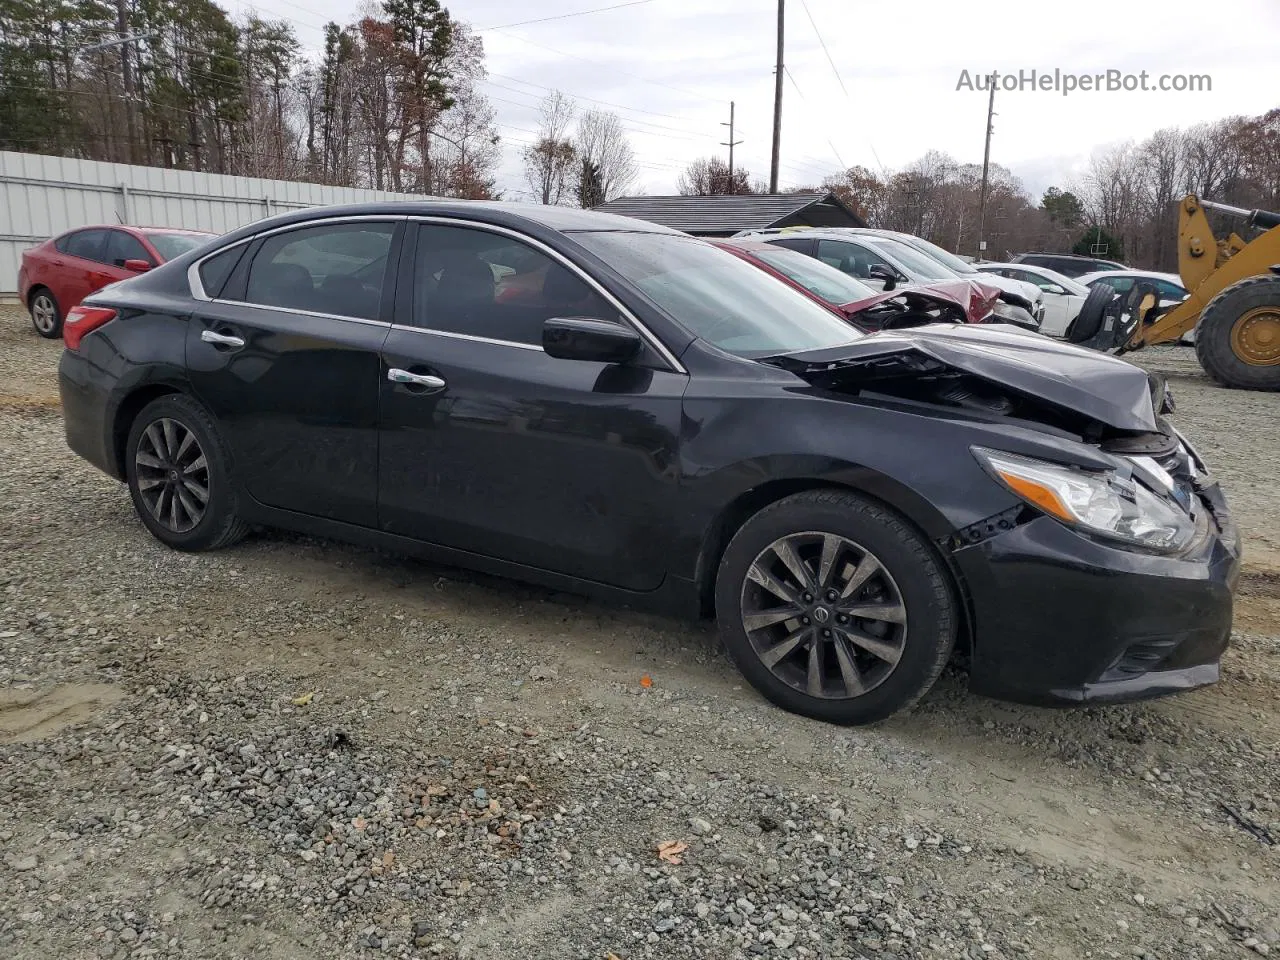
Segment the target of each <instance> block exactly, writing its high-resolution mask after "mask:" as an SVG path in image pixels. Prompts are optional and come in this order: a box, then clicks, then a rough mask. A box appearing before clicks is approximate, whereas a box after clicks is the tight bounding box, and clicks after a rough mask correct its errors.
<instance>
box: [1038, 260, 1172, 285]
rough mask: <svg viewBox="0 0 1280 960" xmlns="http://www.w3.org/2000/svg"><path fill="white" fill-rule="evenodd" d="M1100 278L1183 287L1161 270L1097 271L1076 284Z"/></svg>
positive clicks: (1084, 276)
mask: <svg viewBox="0 0 1280 960" xmlns="http://www.w3.org/2000/svg"><path fill="white" fill-rule="evenodd" d="M1015 266H1016V264H1015ZM1099 277H1153V278H1155V279H1157V280H1168V281H1169V282H1170V283H1176V284H1177V285H1178V286H1182V278H1181V277H1180V276H1178V275H1177V274H1176V273H1162V272H1161V271H1159V270H1095V271H1094V272H1093V273H1086V274H1082V275H1081V276H1078V277H1076V283H1083V284H1086V285H1087V284H1089V283H1092V282H1093V281H1094V280H1097V279H1098V278H1099Z"/></svg>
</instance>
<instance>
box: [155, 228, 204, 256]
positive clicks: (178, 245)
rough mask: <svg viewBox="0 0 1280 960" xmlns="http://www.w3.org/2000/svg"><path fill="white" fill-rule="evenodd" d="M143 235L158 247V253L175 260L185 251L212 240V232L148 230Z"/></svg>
mask: <svg viewBox="0 0 1280 960" xmlns="http://www.w3.org/2000/svg"><path fill="white" fill-rule="evenodd" d="M143 236H145V237H146V238H147V240H149V241H150V242H151V245H152V246H153V247H155V248H156V253H158V254H160V256H162V257H164V258H165V259H166V260H173V259H174V258H175V257H180V256H182V255H183V254H184V253H188V252H190V251H192V250H195V249H196V248H197V247H203V246H204V245H205V244H206V243H208V242H209V241H210V240H212V239H213V238H214V236H215V234H212V233H159V232H155V231H151V230H148V231H146V232H145V233H144V234H143Z"/></svg>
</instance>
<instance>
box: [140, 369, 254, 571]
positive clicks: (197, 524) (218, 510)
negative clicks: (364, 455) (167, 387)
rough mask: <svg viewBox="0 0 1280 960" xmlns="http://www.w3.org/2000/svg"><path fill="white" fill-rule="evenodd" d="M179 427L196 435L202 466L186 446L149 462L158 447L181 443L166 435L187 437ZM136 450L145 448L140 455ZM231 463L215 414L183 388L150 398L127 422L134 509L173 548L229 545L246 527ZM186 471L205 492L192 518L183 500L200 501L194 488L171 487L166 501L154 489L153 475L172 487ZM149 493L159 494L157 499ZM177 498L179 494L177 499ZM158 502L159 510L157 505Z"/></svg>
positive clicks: (214, 547)
mask: <svg viewBox="0 0 1280 960" xmlns="http://www.w3.org/2000/svg"><path fill="white" fill-rule="evenodd" d="M166 425H168V426H166ZM167 430H168V431H169V432H166V431H167ZM181 431H186V432H187V433H189V434H190V435H191V437H192V438H193V439H194V444H195V448H196V449H195V453H196V454H198V455H200V456H202V457H203V460H204V464H203V466H201V465H200V462H199V457H193V456H192V451H191V449H190V448H186V449H185V450H183V451H182V452H180V453H178V454H177V455H176V456H164V455H161V456H160V457H159V458H158V459H159V460H160V461H162V462H163V465H162V466H154V465H152V464H151V463H150V461H155V460H157V456H156V453H157V451H160V448H161V447H169V448H173V447H176V446H179V445H180V444H179V443H175V442H172V441H167V437H169V436H171V435H172V436H178V437H184V438H185V435H184V434H182V433H181ZM140 452H141V453H142V454H143V457H142V458H141V460H140V457H139V453H140ZM170 452H171V453H172V452H173V451H172V450H171V451H170ZM141 461H148V462H141ZM192 466H194V467H195V468H196V470H195V472H193V473H192V472H189V471H190V468H191V467H192ZM229 466H230V459H229V457H228V455H227V448H226V444H224V443H223V441H222V437H221V435H220V434H219V433H218V428H217V425H216V424H215V423H214V421H213V418H212V417H211V416H210V415H209V413H208V411H206V410H205V408H204V407H203V406H201V405H200V404H199V403H197V402H196V401H195V400H193V399H192V398H190V397H188V396H185V395H183V394H177V393H174V394H169V395H167V396H163V397H160V398H159V399H157V400H153V401H152V402H151V403H149V404H147V405H146V406H145V407H143V408H142V411H141V412H140V413H139V414H138V416H137V417H136V418H135V419H134V421H133V423H132V425H131V426H130V428H129V437H128V440H127V441H126V443H125V474H126V478H127V480H128V483H129V494H130V496H131V497H132V498H133V506H134V509H135V510H136V511H137V513H138V518H139V519H140V520H141V521H142V523H143V525H144V526H145V527H146V528H147V529H148V530H150V531H151V533H152V535H153V536H154V537H155V538H156V539H157V540H159V541H160V542H161V543H163V544H165V545H166V546H169V547H172V548H173V549H175V550H184V551H200V550H218V549H221V548H223V547H229V546H231V545H232V544H233V543H235V542H237V541H238V540H240V539H241V538H243V537H244V535H245V534H246V533H248V532H249V528H248V526H247V525H246V524H245V523H244V522H243V521H242V520H241V519H240V518H239V515H238V514H237V511H236V497H235V491H234V489H233V488H232V485H231V475H230V470H229ZM140 474H141V476H140ZM188 475H189V476H190V483H194V484H195V485H196V487H202V488H203V489H204V491H205V493H206V499H205V502H204V504H203V509H202V511H201V512H200V514H199V517H198V519H194V520H193V513H192V511H190V510H189V509H188V506H186V505H184V504H196V505H197V506H200V503H199V493H198V491H197V490H196V489H194V488H191V487H184V489H183V491H182V493H181V494H178V495H175V494H173V493H170V496H169V499H168V501H167V506H166V501H165V500H164V499H163V497H164V493H163V491H162V492H161V493H159V494H156V493H154V490H155V487H156V483H157V477H161V476H163V477H164V479H163V480H161V481H159V482H160V483H161V484H163V485H165V486H168V487H171V488H174V489H176V487H177V485H178V482H179V480H180V478H185V477H187V476H188ZM182 482H184V483H185V482H186V480H185V479H183V480H182ZM144 488H145V489H144ZM152 497H159V498H160V499H159V501H156V500H153V499H152ZM175 499H177V500H178V503H177V504H176V505H175V504H174V500H175ZM157 503H158V505H159V510H158V511H157V510H156V509H155V507H156V506H157ZM171 520H173V521H176V522H171ZM188 522H190V524H189V525H188Z"/></svg>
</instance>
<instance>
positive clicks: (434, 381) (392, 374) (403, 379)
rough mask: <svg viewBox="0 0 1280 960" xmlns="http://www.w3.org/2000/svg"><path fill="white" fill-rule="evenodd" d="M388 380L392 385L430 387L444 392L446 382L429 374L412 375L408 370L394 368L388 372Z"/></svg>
mask: <svg viewBox="0 0 1280 960" xmlns="http://www.w3.org/2000/svg"><path fill="white" fill-rule="evenodd" d="M387 379H388V380H390V381H391V382H392V383H404V384H408V385H409V386H411V387H430V388H431V389H432V390H443V389H444V387H445V382H444V381H443V380H441V379H440V378H439V377H433V376H431V374H429V373H410V372H409V371H408V370H400V369H398V368H396V367H392V368H391V369H390V370H388V371H387Z"/></svg>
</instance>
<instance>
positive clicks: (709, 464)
mask: <svg viewBox="0 0 1280 960" xmlns="http://www.w3.org/2000/svg"><path fill="white" fill-rule="evenodd" d="M684 419H685V431H684V434H685V435H684V436H683V437H682V442H681V478H682V479H681V496H682V505H683V513H684V516H683V517H682V518H681V519H682V521H683V522H682V523H680V524H678V527H679V528H680V529H681V531H682V532H681V534H680V542H679V544H678V549H677V552H676V555H675V556H674V557H673V567H672V572H673V573H674V574H676V575H677V576H680V577H684V578H686V579H695V580H696V579H698V577H699V576H700V574H701V573H703V572H705V571H704V569H703V566H704V564H705V563H706V562H707V560H706V556H705V554H706V553H707V551H708V548H709V546H708V545H711V551H712V552H715V545H716V544H717V543H719V541H720V540H721V539H723V538H727V537H730V536H732V532H733V530H734V529H736V528H737V526H738V525H740V523H741V522H744V521H745V520H746V519H747V517H749V516H750V515H751V514H752V513H754V512H755V511H756V510H758V509H760V508H761V507H762V506H764V505H765V504H767V503H769V502H772V501H773V500H776V499H779V498H780V497H783V496H787V495H789V494H790V493H794V492H798V491H800V490H805V489H812V488H814V487H822V486H833V487H843V488H846V489H850V490H855V491H860V492H862V493H864V494H866V495H867V496H869V497H873V498H875V499H877V500H879V501H881V502H883V503H885V504H886V505H888V506H890V507H892V508H893V509H894V510H896V511H897V512H899V513H901V514H902V515H903V516H904V517H906V518H907V519H908V520H909V521H911V522H912V523H913V524H915V525H916V526H917V527H918V528H919V529H920V531H921V532H922V533H923V534H924V535H925V536H927V537H928V538H929V539H931V540H935V541H937V540H942V539H944V538H946V537H948V536H949V535H951V534H952V533H954V532H955V531H956V530H958V529H961V528H963V527H966V526H969V525H970V524H973V523H976V522H978V521H979V520H982V519H985V518H987V517H990V516H993V515H995V514H997V513H1000V512H1002V511H1004V510H1007V509H1008V508H1009V507H1011V506H1013V505H1014V504H1015V502H1016V501H1015V500H1014V498H1013V497H1012V495H1011V494H1010V493H1009V492H1008V491H1007V490H1005V489H1004V488H1003V487H1001V486H999V485H998V484H996V483H995V482H994V481H992V480H991V478H990V477H989V476H988V475H987V473H986V472H985V471H984V470H983V469H982V468H981V466H980V465H979V464H978V462H977V460H976V459H975V458H974V457H973V455H972V453H971V452H970V450H969V448H970V446H972V445H974V444H980V445H984V446H991V445H992V432H993V431H994V430H995V429H996V428H995V427H994V426H993V425H991V424H986V423H969V422H966V421H964V420H963V419H952V418H950V417H946V416H938V415H934V414H933V413H932V412H928V413H926V412H924V411H911V412H908V411H906V410H904V409H901V408H896V409H895V408H893V407H891V406H886V405H875V404H869V403H865V402H855V401H852V400H849V399H845V398H841V397H838V396H836V395H831V394H822V393H820V392H818V391H814V390H809V389H806V388H802V389H798V390H795V391H787V392H786V393H784V394H783V395H781V396H779V395H778V394H777V393H773V394H771V395H769V396H762V397H760V398H759V399H758V400H757V401H750V400H746V401H744V400H743V399H742V398H738V399H735V400H734V401H733V402H729V403H726V402H723V401H721V400H719V399H716V398H710V397H707V398H698V397H693V398H690V397H686V399H685V418H684ZM996 445H997V446H1000V445H1001V444H999V443H997V444H996ZM726 523H727V525H728V526H729V528H730V529H728V530H725V529H724V528H725V526H726Z"/></svg>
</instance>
